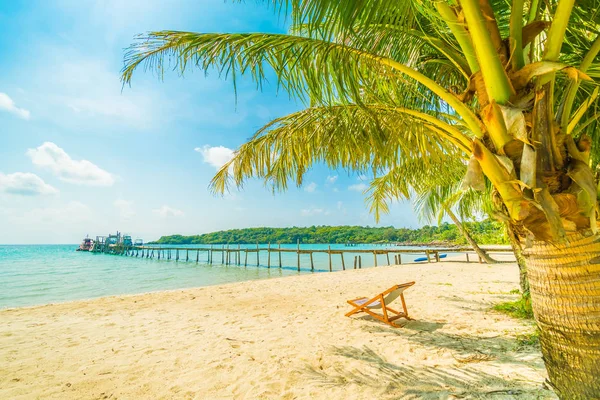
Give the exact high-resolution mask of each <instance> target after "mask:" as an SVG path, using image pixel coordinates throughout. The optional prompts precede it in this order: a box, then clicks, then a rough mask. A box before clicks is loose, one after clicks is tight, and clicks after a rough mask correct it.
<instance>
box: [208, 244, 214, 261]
mask: <svg viewBox="0 0 600 400" xmlns="http://www.w3.org/2000/svg"><path fill="white" fill-rule="evenodd" d="M207 257H208V262H209V263H210V264H212V263H213V245H212V244H211V245H210V250H209V251H208V254H207Z"/></svg>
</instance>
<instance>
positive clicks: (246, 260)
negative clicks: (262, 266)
mask: <svg viewBox="0 0 600 400" xmlns="http://www.w3.org/2000/svg"><path fill="white" fill-rule="evenodd" d="M244 251H245V252H246V258H245V259H244V267H247V266H248V249H245V250H244Z"/></svg>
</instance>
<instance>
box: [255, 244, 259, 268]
mask: <svg viewBox="0 0 600 400" xmlns="http://www.w3.org/2000/svg"><path fill="white" fill-rule="evenodd" d="M258 253H259V251H258V242H256V266H257V267H258V266H259V265H260V256H259V255H258Z"/></svg>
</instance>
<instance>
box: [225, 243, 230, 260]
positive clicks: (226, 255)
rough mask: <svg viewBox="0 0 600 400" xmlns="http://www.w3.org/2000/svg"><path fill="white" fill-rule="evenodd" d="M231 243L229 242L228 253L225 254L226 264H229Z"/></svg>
mask: <svg viewBox="0 0 600 400" xmlns="http://www.w3.org/2000/svg"><path fill="white" fill-rule="evenodd" d="M229 255H230V253H229V243H227V253H226V254H225V265H229Z"/></svg>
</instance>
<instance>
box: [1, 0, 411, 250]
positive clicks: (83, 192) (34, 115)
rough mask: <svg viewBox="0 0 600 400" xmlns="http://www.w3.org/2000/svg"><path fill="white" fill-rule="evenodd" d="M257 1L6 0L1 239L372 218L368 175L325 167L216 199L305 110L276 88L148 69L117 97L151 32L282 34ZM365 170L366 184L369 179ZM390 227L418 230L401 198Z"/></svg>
mask: <svg viewBox="0 0 600 400" xmlns="http://www.w3.org/2000/svg"><path fill="white" fill-rule="evenodd" d="M257 3H258V2H247V3H246V4H239V3H237V2H233V1H228V2H223V1H222V0H178V1H150V0H144V1H141V0H128V1H121V0H96V1H93V0H85V1H75V0H54V1H50V0H48V1H33V0H22V1H19V0H13V1H3V2H0V54H1V55H2V57H1V58H0V243H74V242H78V241H79V240H80V239H81V238H82V237H84V236H85V235H86V234H88V233H89V234H90V236H94V235H98V234H107V233H108V232H114V231H115V230H117V229H119V230H122V231H125V232H128V233H130V234H132V235H133V236H134V237H142V238H144V239H147V240H149V239H155V238H157V237H159V236H160V235H163V234H172V233H182V234H196V233H204V232H210V231H214V230H222V229H230V228H243V227H253V226H310V225H346V224H349V225H355V224H356V225H375V221H374V218H373V217H372V216H371V215H369V213H368V210H367V208H366V207H365V203H364V195H363V194H362V189H363V187H364V186H365V185H366V184H367V183H368V181H365V180H364V178H362V177H359V176H356V175H349V174H347V173H346V172H344V171H331V170H328V169H327V168H325V167H322V166H317V167H316V168H314V169H313V170H312V171H311V172H310V173H309V174H308V175H307V176H306V180H305V185H304V186H303V187H302V188H295V187H293V188H291V189H290V190H289V191H288V192H286V193H283V194H275V195H273V194H272V193H271V192H270V191H269V190H268V189H267V188H265V187H264V186H263V184H262V183H261V182H258V181H254V182H250V183H249V184H248V185H246V186H245V187H244V189H243V191H240V192H233V193H232V194H231V195H229V196H225V197H215V196H214V195H212V194H211V193H209V191H208V190H207V188H208V183H209V181H210V179H211V177H212V176H213V174H214V173H215V172H216V169H217V167H218V166H219V165H220V164H222V163H223V162H224V161H225V160H227V157H228V156H229V155H230V154H231V151H232V150H233V149H235V148H236V147H237V146H239V145H240V144H242V143H243V142H244V141H245V140H246V139H247V138H248V137H250V136H251V135H252V134H253V133H254V132H255V131H256V130H257V129H258V128H260V127H261V126H262V125H263V124H265V123H267V122H269V121H270V120H271V119H273V118H276V117H278V116H281V115H285V114H287V113H290V112H293V111H296V110H298V109H300V108H301V106H302V105H301V104H299V103H296V102H294V101H290V100H289V99H288V97H287V95H286V94H285V93H279V94H278V93H277V90H276V87H274V86H269V85H267V86H266V87H265V88H263V91H262V92H258V91H256V89H255V85H254V84H253V83H252V82H251V81H249V80H242V82H239V83H238V97H237V103H236V99H235V95H234V91H233V87H232V84H231V82H227V81H225V80H223V79H220V78H219V77H217V76H215V74H209V75H208V76H205V75H204V73H203V72H201V71H195V72H193V73H189V74H187V75H186V77H185V78H180V77H178V76H177V75H175V74H169V75H167V76H166V78H165V81H164V82H160V81H159V80H158V79H157V77H156V76H154V75H152V74H150V73H147V74H144V73H142V72H141V71H140V72H139V73H138V74H137V75H135V76H134V80H133V85H132V87H131V88H125V89H124V90H123V91H121V84H120V81H119V71H120V69H121V67H122V63H123V61H122V60H123V50H124V49H125V48H126V47H128V46H129V44H130V43H131V42H132V38H133V37H134V35H136V34H139V33H143V32H147V31H152V30H162V29H169V30H187V31H196V32H257V31H261V32H284V31H285V24H284V22H285V21H282V20H281V18H280V17H279V16H278V15H277V14H276V13H274V12H273V10H272V9H269V8H268V7H267V6H264V5H261V4H257ZM361 178H362V179H361ZM381 224H382V225H386V226H387V225H394V226H397V227H401V226H410V227H415V226H418V225H419V223H418V220H417V218H416V217H415V215H414V213H413V212H412V210H411V206H410V204H407V203H398V204H394V205H393V206H392V212H391V214H390V215H388V216H384V218H383V219H382V221H381Z"/></svg>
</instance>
